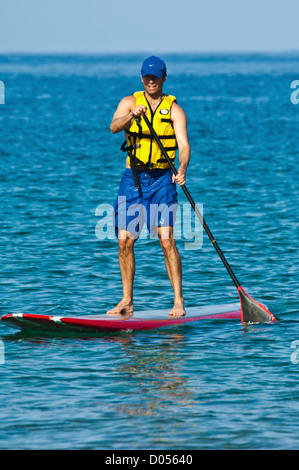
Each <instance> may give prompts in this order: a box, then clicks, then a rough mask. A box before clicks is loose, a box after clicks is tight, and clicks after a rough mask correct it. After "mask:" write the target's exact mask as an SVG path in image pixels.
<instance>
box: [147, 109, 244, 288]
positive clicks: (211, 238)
mask: <svg viewBox="0 0 299 470" xmlns="http://www.w3.org/2000/svg"><path fill="white" fill-rule="evenodd" d="M143 119H144V120H145V122H146V124H147V126H148V128H149V130H150V131H151V133H152V135H153V137H154V139H155V141H156V142H157V144H158V146H159V148H160V150H161V152H162V154H163V155H164V157H165V158H166V160H167V162H168V164H169V166H170V168H171V171H172V172H173V174H174V175H175V176H176V175H177V174H178V172H177V169H176V168H175V166H174V164H173V163H172V161H171V160H170V158H169V156H168V154H167V152H166V150H165V148H164V147H163V145H162V143H161V141H160V139H159V137H158V135H157V133H156V131H155V130H154V128H153V126H152V125H151V123H150V121H149V119H148V117H147V116H146V115H145V114H144V115H143ZM181 188H182V190H183V191H184V193H185V195H186V196H187V199H188V201H189V202H190V204H191V206H192V208H193V210H194V212H195V214H196V215H197V217H198V218H199V220H200V222H201V224H202V226H203V228H204V229H205V231H206V233H207V235H208V237H209V239H210V240H211V242H212V244H213V246H214V248H215V250H216V251H217V253H218V255H219V256H220V259H221V261H222V262H223V264H224V266H225V267H226V269H227V271H228V273H229V275H230V277H231V278H232V280H233V282H234V284H235V286H236V287H237V288H238V287H240V283H239V282H238V280H237V278H236V276H235V275H234V273H233V271H232V269H231V267H230V265H229V264H228V262H227V260H226V258H225V256H224V254H223V253H222V251H221V249H220V247H219V245H218V243H217V242H216V240H215V238H214V237H213V234H212V232H211V230H210V229H209V227H208V226H207V224H206V222H205V220H204V218H203V216H202V215H201V213H200V212H199V210H198V208H197V206H196V204H195V202H194V201H193V198H192V197H191V194H190V193H189V191H188V189H187V188H186V186H185V185H182V186H181Z"/></svg>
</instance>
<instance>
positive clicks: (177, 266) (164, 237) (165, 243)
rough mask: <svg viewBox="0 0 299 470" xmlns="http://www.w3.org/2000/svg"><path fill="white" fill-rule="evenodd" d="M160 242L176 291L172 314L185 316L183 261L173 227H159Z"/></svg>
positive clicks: (170, 313)
mask: <svg viewBox="0 0 299 470" xmlns="http://www.w3.org/2000/svg"><path fill="white" fill-rule="evenodd" d="M158 235H159V239H160V244H161V247H162V249H163V252H164V257H165V265H166V269H167V273H168V277H169V280H170V282H171V285H172V288H173V291H174V306H173V309H172V310H171V311H170V312H169V315H171V316H184V315H185V313H186V312H185V307H184V299H183V292H182V262H181V257H180V254H179V252H178V249H177V247H176V244H175V239H174V236H173V227H158Z"/></svg>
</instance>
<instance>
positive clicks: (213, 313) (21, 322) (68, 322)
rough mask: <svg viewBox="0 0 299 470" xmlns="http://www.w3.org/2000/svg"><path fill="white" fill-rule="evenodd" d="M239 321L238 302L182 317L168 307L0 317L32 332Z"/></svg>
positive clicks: (196, 309)
mask: <svg viewBox="0 0 299 470" xmlns="http://www.w3.org/2000/svg"><path fill="white" fill-rule="evenodd" d="M236 319H238V320H240V319H241V310H240V304H239V303H237V304H225V305H212V306H207V307H191V308H188V309H187V312H186V315H185V316H184V317H170V316H169V310H168V309H167V310H147V311H143V312H135V313H134V315H133V316H132V317H126V316H111V315H106V314H103V315H86V316H80V317H79V316H78V317H61V316H58V315H35V314H31V313H10V314H8V315H4V316H2V317H1V320H2V321H3V322H4V323H6V324H7V325H8V326H11V327H14V328H18V329H22V330H27V331H28V330H32V331H46V330H48V331H49V330H50V331H53V330H56V331H62V330H64V331H69V332H75V331H77V332H113V331H114V332H115V331H127V332H130V331H136V330H153V329H155V328H162V327H167V326H172V325H181V324H186V323H191V322H197V321H200V320H236Z"/></svg>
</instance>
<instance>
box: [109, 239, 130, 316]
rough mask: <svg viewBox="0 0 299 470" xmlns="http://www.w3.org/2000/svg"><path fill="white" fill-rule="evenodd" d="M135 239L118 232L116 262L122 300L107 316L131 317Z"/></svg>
mask: <svg viewBox="0 0 299 470" xmlns="http://www.w3.org/2000/svg"><path fill="white" fill-rule="evenodd" d="M135 241H136V239H133V238H132V234H130V233H129V232H126V231H125V230H119V239H118V261H119V267H120V273H121V279H122V284H123V298H122V300H121V301H120V302H119V303H118V304H117V305H116V306H115V307H114V308H113V309H111V310H108V312H107V314H108V315H120V314H126V315H133V283H134V274H135V256H134V243H135Z"/></svg>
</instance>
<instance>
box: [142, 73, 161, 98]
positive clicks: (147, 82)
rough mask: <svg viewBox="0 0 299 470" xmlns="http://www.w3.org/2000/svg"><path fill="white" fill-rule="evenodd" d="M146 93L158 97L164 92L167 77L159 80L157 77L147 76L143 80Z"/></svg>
mask: <svg viewBox="0 0 299 470" xmlns="http://www.w3.org/2000/svg"><path fill="white" fill-rule="evenodd" d="M141 80H142V83H143V86H144V88H145V91H146V92H147V93H148V94H149V95H156V94H158V93H161V92H162V88H163V83H164V82H165V80H166V75H165V76H164V77H162V78H158V77H156V76H155V75H145V76H144V77H142V78H141Z"/></svg>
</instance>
